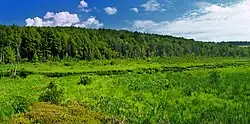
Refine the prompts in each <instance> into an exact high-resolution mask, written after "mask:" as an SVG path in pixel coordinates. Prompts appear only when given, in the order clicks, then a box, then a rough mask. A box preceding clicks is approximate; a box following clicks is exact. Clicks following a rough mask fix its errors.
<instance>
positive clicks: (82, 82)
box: [78, 76, 92, 86]
mask: <svg viewBox="0 0 250 124" xmlns="http://www.w3.org/2000/svg"><path fill="white" fill-rule="evenodd" d="M91 82H92V80H91V78H90V77H88V76H81V78H80V81H79V82H78V85H84V86H86V85H87V84H90V83H91Z"/></svg>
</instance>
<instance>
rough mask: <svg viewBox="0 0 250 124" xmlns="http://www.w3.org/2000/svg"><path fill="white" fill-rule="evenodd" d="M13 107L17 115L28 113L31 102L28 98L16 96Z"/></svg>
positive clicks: (12, 103) (12, 102)
mask: <svg viewBox="0 0 250 124" xmlns="http://www.w3.org/2000/svg"><path fill="white" fill-rule="evenodd" d="M11 106H12V108H13V109H14V112H15V113H23V112H27V110H28V108H29V102H28V100H27V99H26V98H24V97H22V96H16V97H14V98H13V99H12V101H11Z"/></svg>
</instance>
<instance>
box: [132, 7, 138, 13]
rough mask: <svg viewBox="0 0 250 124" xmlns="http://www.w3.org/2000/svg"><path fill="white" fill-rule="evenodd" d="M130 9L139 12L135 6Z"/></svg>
mask: <svg viewBox="0 0 250 124" xmlns="http://www.w3.org/2000/svg"><path fill="white" fill-rule="evenodd" d="M130 10H131V11H134V12H139V10H138V9H137V8H131V9H130Z"/></svg>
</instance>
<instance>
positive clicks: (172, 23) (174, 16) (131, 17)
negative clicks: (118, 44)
mask: <svg viewBox="0 0 250 124" xmlns="http://www.w3.org/2000/svg"><path fill="white" fill-rule="evenodd" d="M0 24H2V25H12V24H16V25H20V26H39V27H40V26H51V27H54V26H75V27H82V28H111V29H117V30H124V29H125V30H130V31H140V32H146V33H155V34H162V35H173V36H178V37H185V38H192V39H195V40H199V41H215V42H217V41H250V28H249V27H250V0H1V1H0Z"/></svg>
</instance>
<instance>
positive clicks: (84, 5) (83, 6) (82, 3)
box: [79, 0, 88, 8]
mask: <svg viewBox="0 0 250 124" xmlns="http://www.w3.org/2000/svg"><path fill="white" fill-rule="evenodd" d="M79 7H81V8H85V7H88V3H87V2H85V1H84V0H82V1H80V5H79Z"/></svg>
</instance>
